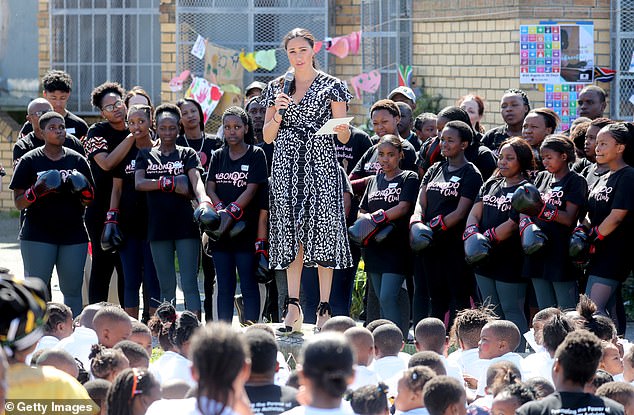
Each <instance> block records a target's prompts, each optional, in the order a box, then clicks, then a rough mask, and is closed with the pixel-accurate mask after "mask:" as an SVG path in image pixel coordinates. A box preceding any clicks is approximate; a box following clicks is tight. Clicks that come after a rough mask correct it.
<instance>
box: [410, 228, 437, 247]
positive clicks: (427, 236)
mask: <svg viewBox="0 0 634 415" xmlns="http://www.w3.org/2000/svg"><path fill="white" fill-rule="evenodd" d="M433 240H434V231H433V230H432V229H431V228H430V227H429V226H427V225H426V224H425V223H423V222H419V221H416V222H412V223H410V225H409V246H410V247H411V248H412V251H414V252H415V253H419V252H421V251H423V250H424V249H426V248H427V247H429V245H431V243H432V242H433Z"/></svg>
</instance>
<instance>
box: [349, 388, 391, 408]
mask: <svg viewBox="0 0 634 415" xmlns="http://www.w3.org/2000/svg"><path fill="white" fill-rule="evenodd" d="M387 390H388V387H387V385H386V384H385V383H383V382H379V384H378V385H366V386H362V387H360V388H359V389H357V390H354V391H348V392H346V395H345V396H344V398H345V399H346V400H347V401H350V406H351V407H352V410H353V411H354V413H355V414H360V415H374V414H384V413H385V411H387V409H388V406H387Z"/></svg>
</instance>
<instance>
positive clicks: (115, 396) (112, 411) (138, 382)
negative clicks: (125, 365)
mask: <svg viewBox="0 0 634 415" xmlns="http://www.w3.org/2000/svg"><path fill="white" fill-rule="evenodd" d="M158 387H160V385H159V383H158V381H157V380H156V378H155V377H154V375H153V374H152V373H150V372H149V371H148V370H147V369H137V368H134V369H125V370H122V371H121V373H119V374H118V375H117V377H116V378H115V379H114V381H113V382H112V385H110V389H108V395H107V396H106V402H107V408H108V415H132V413H133V412H132V400H133V399H134V397H135V396H138V395H144V394H147V393H150V390H151V389H152V388H158Z"/></svg>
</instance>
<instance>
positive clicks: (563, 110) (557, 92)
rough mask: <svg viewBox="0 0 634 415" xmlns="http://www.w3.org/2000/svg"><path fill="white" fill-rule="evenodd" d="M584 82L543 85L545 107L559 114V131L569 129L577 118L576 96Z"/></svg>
mask: <svg viewBox="0 0 634 415" xmlns="http://www.w3.org/2000/svg"><path fill="white" fill-rule="evenodd" d="M585 86H586V84H547V85H544V88H545V89H544V90H545V98H544V101H545V103H546V108H550V109H552V110H553V111H555V112H556V113H557V115H559V118H560V119H561V123H560V124H559V131H566V130H568V129H570V124H572V122H573V121H574V120H575V119H576V118H577V116H578V115H577V98H578V96H579V92H581V90H582V89H583V88H584V87H585Z"/></svg>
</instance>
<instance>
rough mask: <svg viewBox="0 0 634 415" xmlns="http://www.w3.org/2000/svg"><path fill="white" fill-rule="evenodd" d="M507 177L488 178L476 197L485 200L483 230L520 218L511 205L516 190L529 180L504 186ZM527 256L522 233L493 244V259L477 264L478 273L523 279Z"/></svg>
mask: <svg viewBox="0 0 634 415" xmlns="http://www.w3.org/2000/svg"><path fill="white" fill-rule="evenodd" d="M504 180H505V179H504V177H492V178H491V179H489V181H487V182H486V183H485V184H484V185H483V186H482V188H481V189H480V193H479V194H478V197H477V199H476V203H477V202H482V218H481V219H480V223H479V226H480V231H481V232H484V231H486V230H487V229H490V228H493V227H497V226H500V225H501V224H503V223H504V222H506V221H507V220H509V218H512V219H513V220H515V221H519V213H518V212H517V211H516V210H514V209H513V208H512V207H511V198H512V197H513V192H515V190H516V189H517V188H518V187H520V186H521V185H522V184H524V183H525V182H522V183H519V184H516V185H513V186H504V184H505V181H504ZM523 260H524V255H523V253H522V249H521V246H520V236H519V232H514V233H513V235H511V236H510V237H509V238H507V239H505V240H503V241H500V242H498V243H496V244H494V245H493V247H492V248H491V250H490V251H489V258H488V259H487V260H486V261H484V262H483V263H480V264H478V265H476V266H475V267H474V268H475V270H476V273H478V274H480V275H483V276H485V277H488V278H492V279H494V280H497V281H503V282H521V276H522V262H523Z"/></svg>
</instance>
